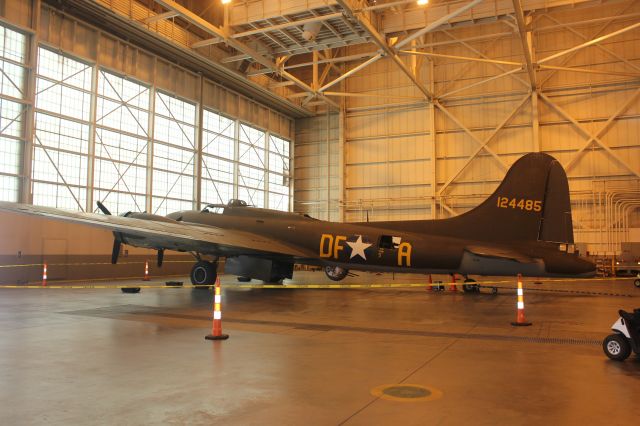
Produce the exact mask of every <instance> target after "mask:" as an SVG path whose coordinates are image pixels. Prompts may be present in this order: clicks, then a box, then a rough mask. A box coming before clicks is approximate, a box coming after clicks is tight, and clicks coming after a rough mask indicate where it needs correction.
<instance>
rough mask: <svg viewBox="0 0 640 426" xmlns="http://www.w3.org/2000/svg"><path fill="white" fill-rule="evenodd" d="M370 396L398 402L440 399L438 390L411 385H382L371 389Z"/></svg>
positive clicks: (440, 395)
mask: <svg viewBox="0 0 640 426" xmlns="http://www.w3.org/2000/svg"><path fill="white" fill-rule="evenodd" d="M371 394H372V395H373V396H377V397H378V398H382V399H387V400H389V401H400V402H417V401H433V400H434V399H439V398H441V397H442V392H441V391H439V390H438V389H434V388H429V387H426V386H422V385H412V384H395V385H382V386H378V387H376V388H373V389H372V390H371Z"/></svg>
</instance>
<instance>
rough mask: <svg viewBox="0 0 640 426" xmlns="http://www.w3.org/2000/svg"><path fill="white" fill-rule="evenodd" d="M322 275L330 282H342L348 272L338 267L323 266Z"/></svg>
mask: <svg viewBox="0 0 640 426" xmlns="http://www.w3.org/2000/svg"><path fill="white" fill-rule="evenodd" d="M324 274H325V275H326V276H327V278H329V279H330V280H331V281H342V280H343V279H344V278H345V277H346V276H347V275H348V274H349V270H348V269H344V268H341V267H339V266H325V267H324Z"/></svg>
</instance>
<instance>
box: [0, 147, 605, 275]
mask: <svg viewBox="0 0 640 426" xmlns="http://www.w3.org/2000/svg"><path fill="white" fill-rule="evenodd" d="M98 206H99V208H100V210H101V211H102V212H103V214H97V213H82V212H71V211H64V210H59V209H54V208H48V207H40V206H34V205H26V204H16V203H7V202H2V203H0V210H4V211H10V212H17V213H24V214H30V215H38V216H44V217H47V218H52V219H59V220H64V221H69V222H74V223H79V224H85V225H92V226H97V227H101V228H105V229H109V230H111V231H112V232H113V234H114V245H113V252H112V259H111V260H112V263H116V262H117V261H118V256H119V253H120V247H121V245H122V244H128V245H132V246H136V247H145V248H149V249H153V250H157V252H158V265H160V266H161V265H162V260H163V255H164V251H165V250H176V251H180V252H190V253H192V254H193V255H194V256H195V258H196V262H195V264H194V266H193V268H192V270H191V281H192V283H193V284H194V285H209V284H212V283H214V282H215V280H216V277H217V269H218V268H217V264H218V260H219V259H221V258H225V273H228V274H234V275H238V276H241V277H248V278H255V279H259V280H263V281H265V282H269V283H278V282H282V280H283V279H285V278H292V277H293V270H294V264H304V265H314V266H318V267H322V268H323V269H324V271H325V273H326V275H327V276H328V277H329V278H330V279H331V280H334V281H339V280H341V279H343V278H345V277H346V276H347V275H348V274H349V271H376V272H395V273H403V272H411V273H425V274H454V273H457V274H461V275H463V276H468V275H472V274H474V275H515V274H522V275H524V276H536V277H591V276H593V275H594V274H595V265H594V264H593V263H592V262H589V261H588V260H585V259H583V258H581V257H579V255H578V253H576V251H575V246H574V239H573V225H572V218H571V204H570V199H569V186H568V181H567V176H566V174H565V171H564V169H563V168H562V166H561V165H560V163H559V162H558V161H557V160H556V159H555V158H553V157H552V156H550V155H547V154H544V153H531V154H526V155H524V156H523V157H521V158H520V159H518V160H517V161H516V162H515V163H514V164H513V166H512V167H511V168H510V169H509V171H508V172H507V174H506V176H505V178H504V180H503V181H502V183H501V184H500V185H499V186H498V188H497V189H496V191H495V192H494V193H493V194H492V195H491V196H490V197H489V198H487V199H486V200H485V201H484V202H482V203H481V204H480V205H478V206H477V207H476V208H474V209H472V210H470V211H468V212H466V213H464V214H461V215H459V216H455V217H451V218H447V219H437V220H414V221H386V222H364V223H336V222H328V221H322V220H317V219H314V218H311V217H309V216H308V215H304V214H298V213H289V212H281V211H276V210H269V209H262V208H254V207H250V206H248V205H247V204H246V203H245V202H244V201H241V200H231V201H230V202H229V203H228V204H225V205H218V204H215V205H208V206H206V207H205V208H203V209H202V210H201V211H189V210H185V211H178V212H175V213H171V214H168V215H167V216H159V215H154V214H149V213H137V212H129V213H126V214H123V215H120V216H115V215H111V213H110V212H109V210H108V208H107V207H106V206H104V205H102V204H101V203H98Z"/></svg>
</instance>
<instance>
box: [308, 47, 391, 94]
mask: <svg viewBox="0 0 640 426" xmlns="http://www.w3.org/2000/svg"><path fill="white" fill-rule="evenodd" d="M380 58H382V54H381V53H378V54H377V55H376V56H374V57H373V58H370V59H368V60H366V61H364V62H363V63H361V64H360V65H358V66H356V67H354V68H352V69H350V70H349V71H347V72H345V73H344V74H342V75H341V76H340V77H338V78H336V79H335V80H333V81H330V82H329V83H327V84H325V85H324V86H322V87H321V88H320V89H318V92H324V91H325V90H327V89H328V88H329V87H331V86H334V85H336V84H338V83H340V82H341V81H342V80H344V79H345V78H348V77H350V76H352V75H353V74H355V73H357V72H358V71H360V70H362V69H364V68H366V67H368V66H369V65H371V64H373V63H374V62H377V61H378V60H379V59H380Z"/></svg>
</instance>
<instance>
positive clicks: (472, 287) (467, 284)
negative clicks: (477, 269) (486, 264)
mask: <svg viewBox="0 0 640 426" xmlns="http://www.w3.org/2000/svg"><path fill="white" fill-rule="evenodd" d="M475 282H476V280H474V279H471V278H467V279H465V280H464V284H462V289H463V290H464V292H465V293H479V292H480V286H479V285H478V284H471V283H475Z"/></svg>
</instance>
